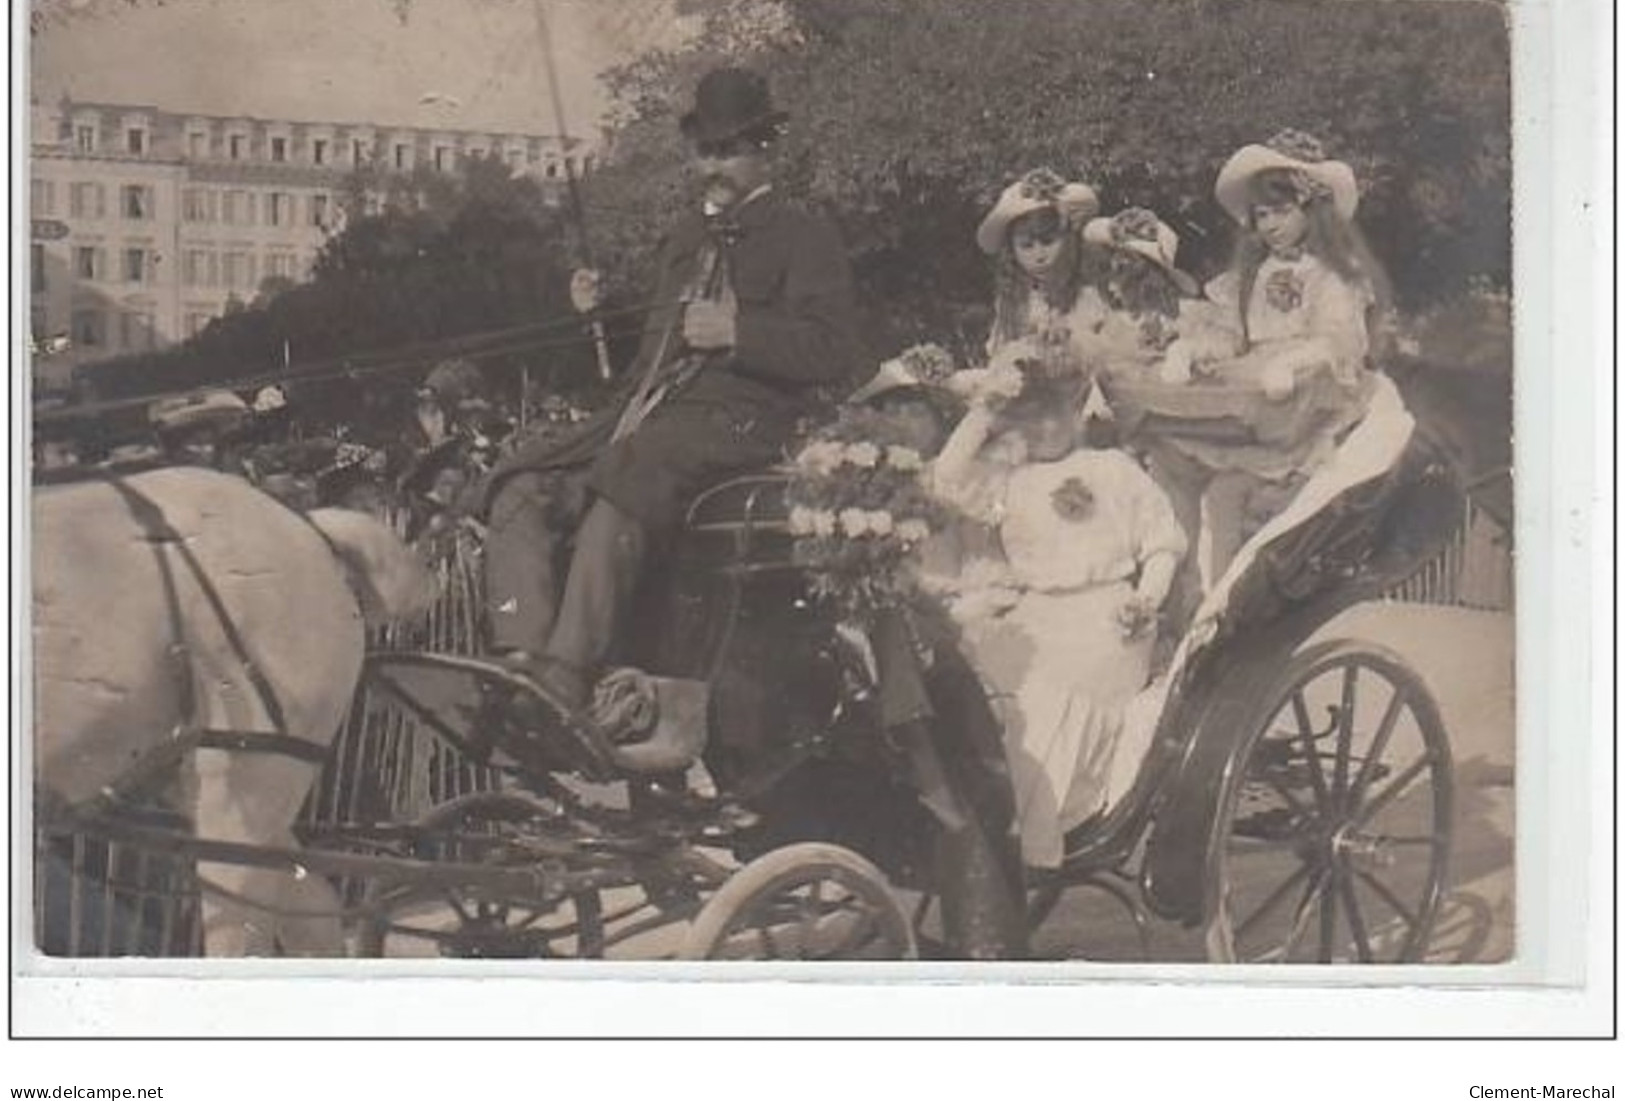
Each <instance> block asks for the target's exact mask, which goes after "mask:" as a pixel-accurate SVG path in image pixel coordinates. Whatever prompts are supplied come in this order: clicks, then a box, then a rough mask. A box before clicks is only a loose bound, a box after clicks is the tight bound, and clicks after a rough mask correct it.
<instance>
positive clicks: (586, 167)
mask: <svg viewBox="0 0 1625 1101" xmlns="http://www.w3.org/2000/svg"><path fill="white" fill-rule="evenodd" d="M581 174H582V175H583V176H590V175H592V158H591V157H582V158H581Z"/></svg>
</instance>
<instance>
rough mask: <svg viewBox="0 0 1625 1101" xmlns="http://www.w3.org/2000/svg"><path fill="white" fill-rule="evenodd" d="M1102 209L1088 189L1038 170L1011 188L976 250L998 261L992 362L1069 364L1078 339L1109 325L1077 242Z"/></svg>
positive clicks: (991, 213) (982, 229)
mask: <svg viewBox="0 0 1625 1101" xmlns="http://www.w3.org/2000/svg"><path fill="white" fill-rule="evenodd" d="M1099 209H1100V202H1099V200H1098V199H1097V198H1096V197H1095V192H1094V189H1093V188H1091V187H1089V186H1088V185H1087V184H1081V183H1068V182H1066V181H1065V180H1062V179H1061V177H1060V176H1059V175H1057V174H1056V173H1055V172H1053V171H1051V170H1050V169H1047V168H1037V169H1034V170H1032V171H1031V172H1028V173H1027V174H1026V175H1025V176H1023V177H1022V178H1021V179H1019V180H1017V181H1016V182H1015V183H1013V184H1011V185H1010V186H1009V187H1007V188H1005V190H1004V193H1003V194H1001V195H1000V196H999V201H998V202H997V203H995V204H994V206H993V209H992V210H990V211H988V214H987V217H985V218H984V219H982V224H981V226H980V227H979V228H978V229H977V231H976V243H977V245H978V246H979V247H980V248H981V250H982V251H983V252H985V253H987V254H988V255H989V256H992V257H994V258H995V268H994V276H993V285H994V304H993V329H992V332H991V333H990V334H989V336H988V342H987V353H988V359H989V361H992V362H996V361H999V360H1000V359H1001V357H1005V356H1009V355H1024V356H1035V357H1036V356H1045V357H1048V358H1058V357H1063V356H1066V355H1067V354H1069V353H1068V348H1069V345H1070V344H1071V342H1072V341H1073V339H1074V338H1077V337H1082V335H1083V334H1085V333H1086V332H1090V331H1092V330H1094V329H1095V328H1096V327H1097V326H1098V325H1099V324H1100V322H1101V321H1102V320H1103V318H1104V316H1105V309H1104V306H1103V304H1102V302H1101V300H1100V296H1099V293H1098V292H1097V291H1096V290H1095V288H1094V287H1093V286H1091V285H1090V284H1091V282H1092V280H1093V278H1094V277H1095V275H1096V272H1095V271H1094V268H1095V266H1096V264H1095V263H1091V262H1090V256H1091V250H1089V249H1086V248H1085V247H1084V245H1083V242H1082V240H1081V239H1080V237H1079V235H1078V230H1079V229H1080V228H1081V227H1082V225H1083V223H1084V221H1085V220H1086V219H1088V218H1090V217H1092V216H1093V215H1094V214H1095V212H1096V211H1098V210H1099ZM1096 263H1098V261H1097V262H1096Z"/></svg>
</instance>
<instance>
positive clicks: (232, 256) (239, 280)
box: [221, 251, 255, 290]
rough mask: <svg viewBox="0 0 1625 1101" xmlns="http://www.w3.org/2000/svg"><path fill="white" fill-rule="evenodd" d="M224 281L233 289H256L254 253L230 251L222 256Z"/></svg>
mask: <svg viewBox="0 0 1625 1101" xmlns="http://www.w3.org/2000/svg"><path fill="white" fill-rule="evenodd" d="M221 275H222V276H223V279H222V282H223V283H224V284H225V285H226V286H227V287H228V288H230V289H231V290H253V289H254V281H255V280H254V256H253V254H252V253H248V252H242V251H236V252H228V253H226V254H225V256H223V257H222V258H221Z"/></svg>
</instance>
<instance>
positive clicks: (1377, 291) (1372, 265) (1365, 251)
mask: <svg viewBox="0 0 1625 1101" xmlns="http://www.w3.org/2000/svg"><path fill="white" fill-rule="evenodd" d="M1286 204H1292V205H1296V206H1301V207H1302V208H1303V212H1304V216H1305V218H1306V219H1307V220H1308V232H1307V233H1306V234H1305V236H1304V242H1303V247H1304V251H1305V252H1307V253H1309V254H1310V255H1311V256H1314V257H1315V258H1316V259H1318V260H1319V261H1320V262H1321V263H1323V264H1325V265H1326V266H1327V267H1329V268H1331V269H1332V271H1334V272H1336V273H1337V274H1338V275H1339V276H1340V277H1341V278H1343V279H1344V280H1346V281H1347V282H1349V283H1351V284H1353V285H1355V286H1364V287H1365V288H1366V289H1367V291H1368V292H1369V293H1370V295H1371V307H1370V308H1369V309H1368V310H1367V313H1366V328H1367V331H1368V336H1369V339H1370V342H1371V349H1372V356H1373V358H1376V359H1381V358H1383V353H1385V352H1386V350H1387V344H1388V342H1389V341H1390V340H1391V338H1392V333H1391V331H1390V325H1391V313H1392V309H1393V290H1392V285H1391V284H1390V283H1389V281H1388V274H1387V272H1385V271H1384V270H1383V267H1382V265H1381V264H1379V263H1378V262H1377V258H1376V257H1375V256H1374V255H1373V254H1372V252H1371V247H1370V246H1369V245H1367V244H1366V242H1365V237H1364V236H1363V235H1362V234H1361V233H1360V230H1359V228H1358V227H1357V226H1355V225H1354V223H1353V222H1351V221H1349V220H1347V219H1345V218H1343V217H1342V216H1341V215H1340V214H1338V213H1337V207H1336V206H1335V205H1334V204H1333V202H1332V198H1331V196H1330V195H1315V196H1312V197H1310V198H1308V199H1307V200H1306V199H1304V198H1303V197H1302V195H1301V193H1300V191H1299V187H1298V184H1297V182H1296V181H1295V180H1294V179H1293V178H1292V174H1291V173H1290V172H1289V171H1288V170H1286V169H1270V170H1267V171H1264V172H1260V173H1259V174H1258V175H1256V176H1254V177H1253V178H1252V180H1251V181H1250V183H1249V187H1248V207H1249V209H1251V208H1252V207H1254V206H1283V205H1286ZM1269 255H1270V249H1269V246H1268V245H1267V244H1265V243H1264V239H1263V238H1262V237H1261V236H1259V234H1258V232H1257V231H1256V230H1255V229H1254V228H1253V226H1252V220H1251V216H1250V215H1249V218H1248V225H1247V228H1246V230H1245V231H1244V232H1243V233H1242V234H1241V235H1240V236H1239V237H1238V238H1237V240H1236V251H1235V255H1234V257H1233V259H1232V260H1231V270H1233V271H1234V272H1235V273H1236V275H1237V277H1238V285H1239V290H1240V295H1239V298H1240V305H1241V331H1242V336H1243V339H1244V340H1245V341H1246V342H1247V343H1249V344H1250V343H1251V341H1252V336H1251V334H1250V333H1248V331H1247V311H1248V308H1249V307H1250V305H1251V303H1252V296H1253V285H1254V284H1255V283H1256V282H1257V281H1258V269H1259V268H1261V267H1262V266H1263V264H1264V261H1265V260H1267V259H1269Z"/></svg>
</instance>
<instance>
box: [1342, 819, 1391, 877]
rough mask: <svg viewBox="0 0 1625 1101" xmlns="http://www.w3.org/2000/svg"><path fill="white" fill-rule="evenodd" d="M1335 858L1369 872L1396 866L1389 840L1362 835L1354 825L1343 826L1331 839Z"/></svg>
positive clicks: (1377, 836)
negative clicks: (1342, 859) (1337, 857)
mask: <svg viewBox="0 0 1625 1101" xmlns="http://www.w3.org/2000/svg"><path fill="white" fill-rule="evenodd" d="M1331 848H1332V855H1333V856H1340V857H1342V858H1344V859H1345V860H1347V861H1348V862H1349V863H1351V864H1354V865H1357V866H1359V867H1362V868H1365V869H1367V870H1371V869H1377V868H1391V867H1393V865H1394V860H1395V858H1394V850H1393V846H1392V845H1390V844H1389V843H1388V840H1387V839H1386V838H1384V837H1381V836H1379V835H1377V834H1373V833H1362V832H1360V831H1359V830H1356V829H1354V828H1353V826H1352V825H1347V826H1342V827H1340V828H1339V829H1338V830H1337V831H1336V832H1335V833H1333V834H1332V837H1331Z"/></svg>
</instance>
